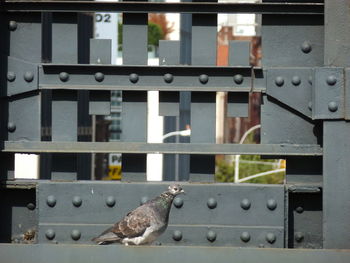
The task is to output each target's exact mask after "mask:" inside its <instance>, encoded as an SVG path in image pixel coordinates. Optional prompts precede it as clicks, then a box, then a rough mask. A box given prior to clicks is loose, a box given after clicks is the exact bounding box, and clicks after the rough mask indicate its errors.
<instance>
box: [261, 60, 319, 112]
mask: <svg viewBox="0 0 350 263" xmlns="http://www.w3.org/2000/svg"><path fill="white" fill-rule="evenodd" d="M312 74H313V72H312V68H300V67H298V68H269V69H267V85H266V92H267V95H269V96H272V97H274V98H275V99H277V100H278V101H280V102H282V103H284V104H286V105H288V106H289V107H291V108H293V109H294V110H296V111H298V112H300V113H302V114H303V115H305V116H306V117H309V118H311V108H310V104H311V100H312V99H311V95H312Z"/></svg>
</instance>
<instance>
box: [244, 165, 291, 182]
mask: <svg viewBox="0 0 350 263" xmlns="http://www.w3.org/2000/svg"><path fill="white" fill-rule="evenodd" d="M285 171H286V169H285V168H281V169H276V170H271V171H267V172H262V173H258V174H254V175H251V176H247V177H244V178H242V179H239V181H238V182H239V183H241V182H245V181H248V180H250V179H254V178H257V177H260V176H264V175H269V174H274V173H279V172H285Z"/></svg>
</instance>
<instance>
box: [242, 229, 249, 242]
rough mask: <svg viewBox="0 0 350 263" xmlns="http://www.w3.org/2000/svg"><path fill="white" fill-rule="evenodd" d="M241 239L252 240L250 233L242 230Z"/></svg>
mask: <svg viewBox="0 0 350 263" xmlns="http://www.w3.org/2000/svg"><path fill="white" fill-rule="evenodd" d="M241 240H242V241H243V242H249V240H250V234H249V233H248V232H246V231H245V232H242V234H241Z"/></svg>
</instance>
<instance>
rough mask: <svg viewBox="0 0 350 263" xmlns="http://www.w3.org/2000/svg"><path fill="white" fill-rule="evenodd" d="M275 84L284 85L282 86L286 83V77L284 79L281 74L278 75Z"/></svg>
mask: <svg viewBox="0 0 350 263" xmlns="http://www.w3.org/2000/svg"><path fill="white" fill-rule="evenodd" d="M275 84H276V85H277V86H278V87H282V86H283V85H284V79H283V77H281V76H278V77H276V79H275Z"/></svg>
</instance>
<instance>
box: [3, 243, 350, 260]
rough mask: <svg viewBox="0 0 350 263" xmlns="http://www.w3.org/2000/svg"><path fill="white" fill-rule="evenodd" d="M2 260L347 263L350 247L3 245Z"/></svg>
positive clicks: (349, 256)
mask: <svg viewBox="0 0 350 263" xmlns="http://www.w3.org/2000/svg"><path fill="white" fill-rule="evenodd" d="M0 254H1V258H2V260H3V262H8V263H12V262H19V261H22V260H23V259H25V262H26V263H44V262H45V263H47V262H49V263H56V262H57V263H68V262H75V263H90V262H91V263H93V262H120V263H124V262H143V263H151V262H167V263H178V262H193V263H197V262H200V263H206V262H208V263H209V262H210V263H212V262H216V263H221V262H223V263H224V262H225V263H226V262H235V263H243V262H259V263H273V262H276V263H277V262H284V263H295V262H318V263H328V262H333V263H347V262H349V258H350V250H340V249H337V250H335V249H334V250H326V249H272V248H269V249H267V248H265V249H264V248H233V247H187V246H128V247H126V246H121V245H109V246H97V245H73V244H69V245H53V244H40V245H16V244H1V245H0Z"/></svg>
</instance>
